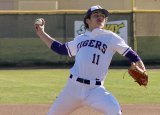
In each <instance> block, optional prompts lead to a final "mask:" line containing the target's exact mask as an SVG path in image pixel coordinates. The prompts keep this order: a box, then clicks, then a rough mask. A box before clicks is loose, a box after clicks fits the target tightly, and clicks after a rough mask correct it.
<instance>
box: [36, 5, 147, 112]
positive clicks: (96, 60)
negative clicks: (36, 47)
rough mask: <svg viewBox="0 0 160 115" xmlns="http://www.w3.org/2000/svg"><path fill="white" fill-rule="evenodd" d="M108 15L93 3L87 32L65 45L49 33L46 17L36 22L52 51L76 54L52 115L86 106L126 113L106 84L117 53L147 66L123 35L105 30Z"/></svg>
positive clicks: (89, 13)
mask: <svg viewBox="0 0 160 115" xmlns="http://www.w3.org/2000/svg"><path fill="white" fill-rule="evenodd" d="M108 15H109V12H108V11H107V10H106V9H103V8H102V7H100V6H99V5H97V6H92V7H91V8H89V9H88V11H87V12H86V14H85V17H84V24H85V27H86V32H85V33H84V34H82V35H79V36H78V37H76V38H74V39H73V40H72V41H69V42H66V43H64V44H62V43H60V42H59V41H57V40H55V39H54V38H52V37H51V36H49V35H48V34H47V33H46V32H45V30H44V26H45V20H44V19H40V20H41V22H40V23H39V22H37V23H35V30H36V33H37V35H38V36H39V38H40V39H41V40H42V41H43V42H44V43H45V44H46V45H47V46H48V47H49V48H50V49H51V50H53V51H54V52H56V53H58V54H60V55H67V56H69V57H72V56H75V63H74V65H73V67H72V68H71V69H70V76H69V77H68V81H67V84H66V86H65V87H64V89H63V90H62V92H61V93H60V95H59V96H58V98H57V99H56V101H55V102H54V104H53V105H52V107H51V109H50V111H49V113H48V115H69V114H70V113H72V112H73V111H74V110H76V109H77V108H79V107H82V106H86V105H87V106H89V107H91V108H93V109H95V110H97V111H100V112H102V113H104V114H105V115H121V114H122V112H121V107H120V104H119V103H118V101H117V99H116V98H115V97H114V96H113V95H112V94H111V93H110V92H109V91H107V89H106V88H105V87H104V86H103V83H104V80H105V79H106V75H107V73H108V68H109V65H110V62H111V60H112V57H113V55H114V54H115V53H116V52H118V53H119V54H121V55H122V56H125V57H126V58H128V59H129V61H131V62H132V63H134V64H135V65H136V66H138V67H139V68H141V69H142V70H143V71H146V69H145V66H144V64H143V62H142V60H141V59H140V57H139V56H138V54H137V53H136V52H134V51H133V50H132V48H131V47H129V46H128V45H127V44H126V43H125V41H124V40H123V39H122V38H121V37H120V36H118V35H116V34H115V33H113V32H111V31H108V30H104V29H103V27H104V26H105V23H106V21H107V19H108ZM84 115H85V113H84Z"/></svg>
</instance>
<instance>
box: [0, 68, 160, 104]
mask: <svg viewBox="0 0 160 115" xmlns="http://www.w3.org/2000/svg"><path fill="white" fill-rule="evenodd" d="M126 71H127V70H126V69H123V70H122V69H110V70H109V74H108V77H107V79H106V81H105V84H104V85H105V87H106V88H107V89H108V90H109V91H110V92H111V93H112V94H113V95H114V96H115V97H116V98H117V99H118V100H119V102H120V103H122V104H130V103H136V104H139V103H141V104H160V83H159V82H160V77H159V75H160V70H158V69H153V70H151V69H150V70H148V74H149V84H148V86H147V88H145V87H140V86H138V84H136V83H135V82H133V79H132V78H131V77H129V75H128V74H126V75H125V77H124V79H123V75H124V73H125V72H126ZM68 76H69V69H25V70H24V69H20V70H0V104H48V103H52V102H53V100H55V98H56V97H57V96H58V94H59V93H60V91H61V90H62V88H63V87H64V85H65V83H66V81H67V78H68Z"/></svg>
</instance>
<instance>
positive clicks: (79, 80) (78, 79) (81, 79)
mask: <svg viewBox="0 0 160 115" xmlns="http://www.w3.org/2000/svg"><path fill="white" fill-rule="evenodd" d="M69 78H70V79H72V78H73V75H72V74H70V76H69ZM76 81H77V82H80V83H83V84H88V85H90V84H91V80H88V79H83V78H80V77H78V78H77V79H76ZM101 84H102V83H101V81H97V80H95V84H94V85H101Z"/></svg>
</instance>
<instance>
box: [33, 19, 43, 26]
mask: <svg viewBox="0 0 160 115" xmlns="http://www.w3.org/2000/svg"><path fill="white" fill-rule="evenodd" d="M35 24H38V25H42V24H43V21H42V18H38V19H36V21H35Z"/></svg>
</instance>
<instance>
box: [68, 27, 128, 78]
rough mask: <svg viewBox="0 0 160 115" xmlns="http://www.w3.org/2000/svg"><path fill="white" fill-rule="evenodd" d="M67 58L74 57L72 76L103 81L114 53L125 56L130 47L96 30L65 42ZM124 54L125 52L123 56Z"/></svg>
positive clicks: (106, 33)
mask: <svg viewBox="0 0 160 115" xmlns="http://www.w3.org/2000/svg"><path fill="white" fill-rule="evenodd" d="M66 47H67V50H68V53H69V56H70V57H71V56H75V64H74V66H73V67H72V68H71V70H70V73H71V74H72V75H74V76H77V77H80V78H84V79H88V80H95V79H99V80H100V81H104V80H105V77H106V74H107V72H108V67H109V65H110V62H111V59H112V57H113V55H114V54H115V52H116V51H117V52H118V53H119V54H122V55H125V54H126V53H127V52H126V51H127V49H129V48H130V47H129V46H128V45H127V44H126V43H125V42H124V40H123V39H122V38H121V37H119V36H118V35H117V34H115V33H113V32H111V31H108V30H103V29H99V28H96V29H94V30H93V31H92V32H90V31H86V32H85V34H82V35H79V36H78V37H76V38H75V39H74V40H73V41H70V42H67V43H66ZM124 52H126V53H125V54H124Z"/></svg>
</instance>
